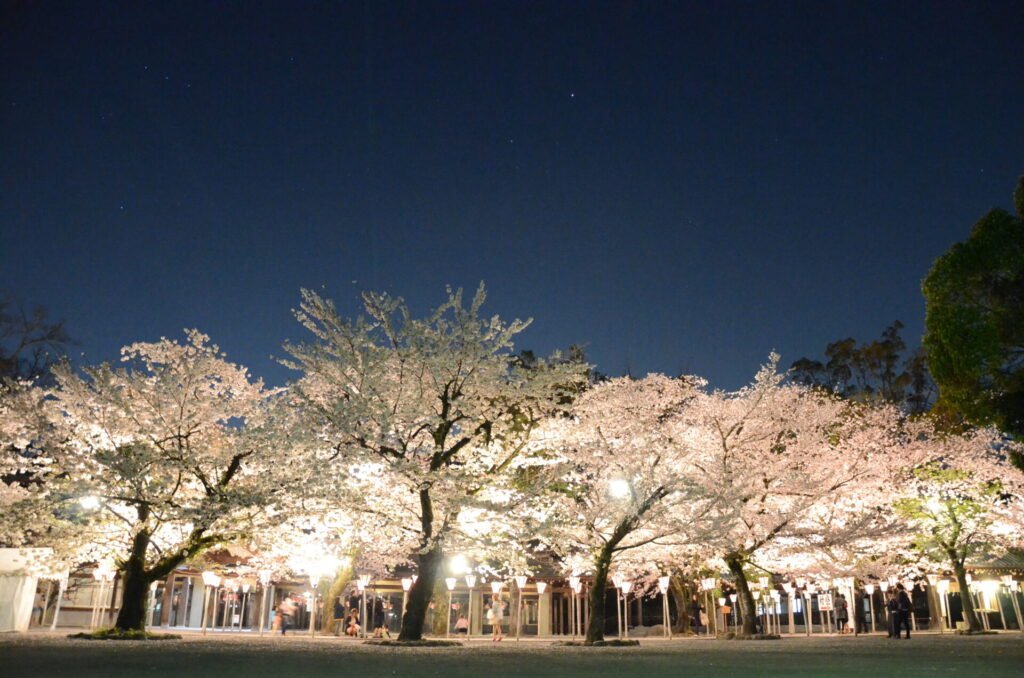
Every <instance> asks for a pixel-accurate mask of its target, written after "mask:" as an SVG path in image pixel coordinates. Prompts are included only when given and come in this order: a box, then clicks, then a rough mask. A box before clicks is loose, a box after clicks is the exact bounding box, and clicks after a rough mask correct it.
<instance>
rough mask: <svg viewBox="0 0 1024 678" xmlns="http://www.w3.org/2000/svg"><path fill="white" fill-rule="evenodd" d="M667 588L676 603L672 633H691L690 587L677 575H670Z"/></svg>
mask: <svg viewBox="0 0 1024 678" xmlns="http://www.w3.org/2000/svg"><path fill="white" fill-rule="evenodd" d="M668 590H669V593H670V594H671V595H672V600H673V601H674V602H675V604H676V623H675V624H673V625H672V633H674V634H680V633H681V634H689V633H691V630H690V620H691V619H692V616H691V615H690V594H691V589H690V587H689V586H687V585H686V584H684V583H683V581H682V580H681V579H680V578H679V577H672V581H671V582H670V583H669V589H668ZM699 621H700V620H698V623H699Z"/></svg>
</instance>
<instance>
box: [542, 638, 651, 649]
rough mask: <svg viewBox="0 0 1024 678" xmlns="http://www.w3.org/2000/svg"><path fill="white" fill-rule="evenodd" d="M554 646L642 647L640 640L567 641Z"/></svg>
mask: <svg viewBox="0 0 1024 678" xmlns="http://www.w3.org/2000/svg"><path fill="white" fill-rule="evenodd" d="M552 645H561V646H562V647H640V641H639V640H620V639H619V638H614V639H612V640H598V641H596V642H593V643H588V642H586V641H583V640H565V641H561V642H557V643H552Z"/></svg>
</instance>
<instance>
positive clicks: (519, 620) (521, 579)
mask: <svg viewBox="0 0 1024 678" xmlns="http://www.w3.org/2000/svg"><path fill="white" fill-rule="evenodd" d="M514 579H515V580H516V589H517V590H518V591H519V607H517V608H516V642H517V643H518V642H519V636H520V633H521V632H522V630H523V588H525V587H526V575H525V574H518V575H516V576H515V577H514Z"/></svg>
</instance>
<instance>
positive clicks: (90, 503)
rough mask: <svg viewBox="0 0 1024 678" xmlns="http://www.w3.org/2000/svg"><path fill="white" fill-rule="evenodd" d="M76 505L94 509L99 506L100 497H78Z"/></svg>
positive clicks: (87, 509) (90, 495)
mask: <svg viewBox="0 0 1024 678" xmlns="http://www.w3.org/2000/svg"><path fill="white" fill-rule="evenodd" d="M78 505H79V506H81V507H82V508H83V509H85V510H86V511H95V510H96V509H98V508H99V507H100V498H99V497H97V496H96V495H92V494H89V495H86V496H84V497H80V498H79V499H78Z"/></svg>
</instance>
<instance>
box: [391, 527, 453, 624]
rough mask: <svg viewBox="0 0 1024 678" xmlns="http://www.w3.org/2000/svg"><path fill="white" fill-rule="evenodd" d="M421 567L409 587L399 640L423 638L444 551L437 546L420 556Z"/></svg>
mask: <svg viewBox="0 0 1024 678" xmlns="http://www.w3.org/2000/svg"><path fill="white" fill-rule="evenodd" d="M418 562H419V568H418V573H417V577H416V582H415V583H414V584H413V585H412V588H411V589H409V599H408V602H407V603H406V606H405V616H404V617H402V630H401V632H399V634H398V639H399V640H422V639H423V623H424V621H425V620H426V617H427V608H428V607H429V606H430V601H431V599H432V598H433V597H434V585H435V583H436V582H437V579H438V575H439V573H440V571H441V567H442V565H443V563H444V553H443V552H442V550H441V548H440V547H436V548H434V549H432V550H430V551H428V552H427V553H424V554H422V555H420V556H419V558H418Z"/></svg>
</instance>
